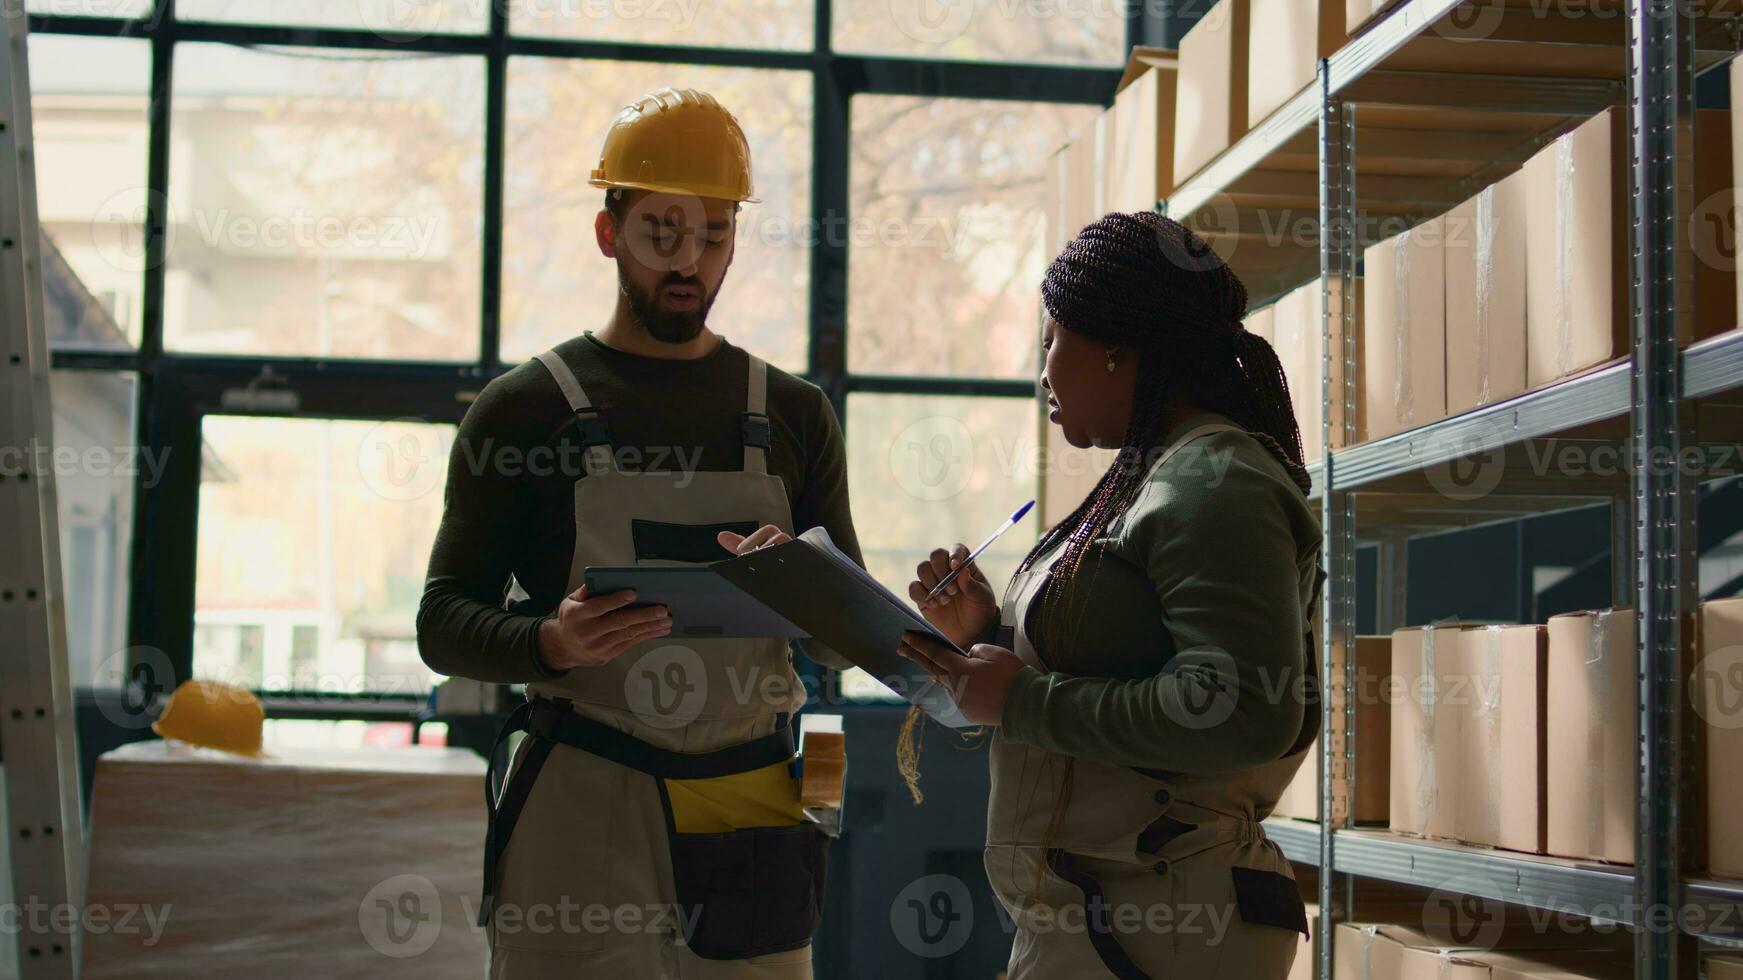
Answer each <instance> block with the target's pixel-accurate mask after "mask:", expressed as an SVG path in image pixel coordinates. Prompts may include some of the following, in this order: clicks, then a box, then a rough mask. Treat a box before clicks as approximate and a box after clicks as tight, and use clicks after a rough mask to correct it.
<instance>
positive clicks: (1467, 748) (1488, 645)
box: [1442, 626, 1549, 854]
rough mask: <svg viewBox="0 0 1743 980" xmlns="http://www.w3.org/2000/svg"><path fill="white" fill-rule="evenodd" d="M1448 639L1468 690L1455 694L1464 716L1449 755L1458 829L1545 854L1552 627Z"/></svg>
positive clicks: (1452, 663)
mask: <svg viewBox="0 0 1743 980" xmlns="http://www.w3.org/2000/svg"><path fill="white" fill-rule="evenodd" d="M1448 639H1450V640H1451V642H1450V643H1449V644H1448V646H1449V647H1450V648H1451V651H1452V656H1451V657H1450V658H1448V660H1449V662H1448V666H1449V667H1450V674H1449V680H1450V681H1451V682H1453V683H1458V684H1463V685H1464V686H1465V687H1466V690H1465V691H1464V692H1462V694H1454V693H1452V692H1450V691H1449V700H1451V701H1453V702H1454V703H1455V704H1456V705H1457V707H1456V710H1457V711H1458V712H1459V714H1460V716H1461V717H1460V720H1459V723H1458V726H1457V727H1458V748H1457V749H1456V750H1455V752H1454V757H1453V759H1451V760H1449V762H1450V765H1451V767H1452V779H1451V781H1450V783H1449V786H1450V788H1451V790H1452V793H1453V796H1454V802H1455V804H1456V806H1457V812H1456V814H1455V816H1454V824H1455V827H1454V833H1455V835H1456V836H1457V837H1458V839H1459V840H1462V841H1466V842H1468V843H1472V844H1486V845H1489V846H1491V847H1502V848H1507V849H1509V850H1514V851H1524V852H1527V853H1532V854H1541V853H1543V850H1544V831H1545V820H1546V812H1545V796H1546V787H1545V782H1544V769H1545V765H1546V761H1545V759H1546V750H1547V745H1548V742H1547V736H1546V731H1545V708H1546V705H1547V703H1548V700H1547V697H1546V696H1545V695H1546V692H1545V689H1544V685H1545V683H1546V681H1547V671H1548V654H1549V644H1548V632H1547V631H1546V630H1545V629H1544V627H1542V626H1480V627H1476V628H1474V629H1469V630H1463V631H1461V632H1459V633H1458V634H1457V635H1456V637H1451V638H1448ZM1442 771H1445V768H1444V766H1443V770H1442Z"/></svg>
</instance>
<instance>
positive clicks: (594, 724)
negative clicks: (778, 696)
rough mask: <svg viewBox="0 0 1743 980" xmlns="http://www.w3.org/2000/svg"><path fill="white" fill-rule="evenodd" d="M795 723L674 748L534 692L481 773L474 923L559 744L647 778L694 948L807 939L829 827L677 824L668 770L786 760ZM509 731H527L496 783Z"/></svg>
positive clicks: (726, 772) (797, 943)
mask: <svg viewBox="0 0 1743 980" xmlns="http://www.w3.org/2000/svg"><path fill="white" fill-rule="evenodd" d="M794 727H795V726H794V722H793V720H792V719H791V718H790V717H789V716H787V715H786V714H784V713H783V714H781V715H779V716H777V719H776V726H775V730H774V731H773V732H771V733H769V734H767V735H764V736H762V737H760V738H756V739H752V740H751V741H748V742H742V743H740V744H738V745H731V746H727V747H726V748H723V749H719V750H717V751H713V752H701V753H687V752H673V751H671V750H669V749H663V748H660V747H658V746H655V745H652V744H649V743H647V742H644V741H642V740H641V739H638V738H636V737H634V736H633V735H630V734H629V733H627V732H624V731H622V730H620V729H617V728H614V727H612V726H610V725H607V724H604V723H603V722H599V721H596V720H594V719H592V718H588V717H586V716H585V715H581V714H577V713H576V712H575V711H574V710H573V708H572V707H571V702H569V701H567V700H566V699H562V698H545V697H535V698H532V699H530V700H528V701H527V702H526V703H524V704H521V705H519V706H517V707H516V708H515V709H514V711H512V712H510V714H509V716H508V720H507V721H506V722H505V723H504V724H503V726H502V730H501V732H500V733H498V735H497V739H496V744H495V745H494V746H493V747H492V750H491V758H490V767H489V769H488V771H487V772H486V773H485V785H484V793H485V804H486V806H487V807H488V812H489V820H488V823H487V825H486V831H485V849H484V895H483V901H482V902H481V903H480V906H479V914H478V924H479V925H480V926H484V925H487V924H488V923H489V921H490V916H491V913H492V911H493V908H494V898H495V894H496V887H497V878H498V875H499V874H500V866H501V860H502V856H503V853H504V852H505V851H506V850H507V848H508V842H509V838H510V837H512V836H513V834H514V827H515V823H516V822H517V821H518V820H519V818H520V815H521V812H522V810H523V809H524V808H525V806H526V802H527V798H528V797H529V796H530V795H531V793H532V788H533V783H534V782H535V781H536V780H537V779H538V775H539V770H540V769H541V768H543V766H544V764H545V760H546V759H548V758H550V755H551V751H552V750H553V749H554V748H555V747H556V746H557V745H566V746H569V747H571V748H575V749H580V750H581V751H583V752H587V753H590V754H592V755H595V756H598V757H599V758H602V759H605V760H607V761H609V762H613V763H616V764H617V765H620V766H624V767H627V768H629V769H634V770H636V771H637V772H641V773H646V774H647V775H648V776H650V777H652V778H653V779H654V783H655V785H656V786H657V787H658V790H659V795H660V803H661V807H662V809H663V810H664V812H665V817H666V834H667V839H668V841H669V842H670V846H671V858H672V869H673V878H674V881H673V884H674V886H675V891H676V894H677V904H678V911H679V913H680V914H679V921H680V922H681V923H682V924H683V935H684V942H685V945H687V946H688V947H689V948H690V949H691V951H692V952H694V953H696V954H697V955H698V956H702V957H704V958H707V959H746V958H749V957H752V956H761V955H764V954H767V953H775V952H781V951H784V950H790V949H798V948H800V947H803V946H805V945H806V944H808V943H809V942H810V941H811V937H812V935H813V934H814V933H815V932H816V931H817V926H818V924H819V923H820V921H821V918H822V908H823V888H824V872H825V863H826V858H827V855H828V842H829V838H828V836H827V835H826V834H824V833H823V831H821V830H820V829H818V827H817V826H816V825H815V824H813V823H811V822H809V821H806V822H802V823H797V824H793V825H791V826H784V827H748V828H744V829H742V830H734V831H730V832H727V833H706V834H692V833H681V832H679V831H678V830H677V829H676V826H675V824H674V821H673V819H672V804H671V799H670V796H669V795H668V792H667V787H666V782H667V780H687V779H712V778H716V777H719V776H730V775H735V774H738V773H744V772H750V771H752V770H756V769H762V768H765V767H768V766H773V765H777V764H779V763H783V762H787V763H790V762H791V761H792V760H793V758H794V754H795V748H796V744H795V732H794ZM515 732H526V733H527V735H528V737H529V738H530V739H531V744H529V745H528V746H527V747H526V751H525V752H524V753H522V756H521V760H520V765H519V766H516V767H515V768H514V770H513V772H512V774H510V775H509V776H508V778H507V780H506V783H505V785H502V786H500V787H499V786H498V785H497V764H496V760H497V757H498V755H499V754H500V753H501V750H502V747H503V745H504V743H506V742H507V740H508V738H509V736H511V735H512V734H514V733H515ZM600 805H601V806H609V805H611V801H609V800H601V801H600Z"/></svg>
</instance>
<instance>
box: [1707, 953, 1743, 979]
mask: <svg viewBox="0 0 1743 980" xmlns="http://www.w3.org/2000/svg"><path fill="white" fill-rule="evenodd" d="M1703 965H1704V966H1705V967H1706V968H1707V980H1743V956H1732V955H1730V954H1714V955H1712V956H1709V957H1707V960H1706V962H1705V963H1704V964H1703Z"/></svg>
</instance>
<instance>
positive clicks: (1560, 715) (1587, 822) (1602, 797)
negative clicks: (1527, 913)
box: [1545, 609, 1640, 863]
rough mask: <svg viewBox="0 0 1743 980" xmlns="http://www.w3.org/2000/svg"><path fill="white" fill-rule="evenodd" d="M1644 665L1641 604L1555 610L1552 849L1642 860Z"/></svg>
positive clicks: (1576, 854) (1552, 625) (1580, 855)
mask: <svg viewBox="0 0 1743 980" xmlns="http://www.w3.org/2000/svg"><path fill="white" fill-rule="evenodd" d="M1638 671H1639V664H1638V662H1637V660H1636V657H1635V638H1634V612H1633V610H1630V609H1614V610H1600V611H1596V612H1579V613H1567V614H1564V615H1561V616H1551V617H1550V618H1549V674H1548V677H1549V685H1548V688H1547V690H1548V691H1549V709H1548V712H1547V714H1546V716H1545V719H1546V724H1547V725H1548V731H1549V747H1548V753H1547V763H1548V770H1547V773H1548V783H1549V799H1548V810H1549V813H1548V817H1549V819H1548V830H1547V835H1546V844H1547V849H1548V851H1549V853H1550V854H1554V855H1557V856H1560V857H1570V858H1584V859H1593V860H1600V861H1616V862H1624V863H1627V862H1632V861H1633V860H1634V797H1635V775H1634V772H1635V759H1636V752H1637V747H1636V742H1637V740H1638V733H1639V728H1640V725H1639V712H1638V704H1639V697H1638V694H1639V687H1638V685H1637V683H1636V677H1637V674H1638Z"/></svg>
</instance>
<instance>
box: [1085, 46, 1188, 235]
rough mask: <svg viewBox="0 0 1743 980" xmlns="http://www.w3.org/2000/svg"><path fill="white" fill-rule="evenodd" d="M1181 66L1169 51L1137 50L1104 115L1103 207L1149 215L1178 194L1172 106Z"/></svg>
mask: <svg viewBox="0 0 1743 980" xmlns="http://www.w3.org/2000/svg"><path fill="white" fill-rule="evenodd" d="M1179 70H1180V62H1179V59H1178V58H1177V57H1176V55H1175V53H1174V51H1172V50H1170V49H1168V48H1152V47H1136V48H1133V49H1132V53H1131V56H1130V57H1129V58H1128V59H1127V61H1126V73H1125V76H1124V77H1123V78H1121V80H1120V85H1119V87H1118V88H1117V89H1115V95H1114V104H1113V107H1112V108H1110V109H1108V111H1107V112H1106V113H1104V114H1103V115H1104V116H1105V117H1106V118H1107V119H1108V123H1107V126H1106V132H1107V136H1106V139H1107V144H1106V146H1105V147H1104V149H1105V150H1106V154H1105V156H1104V159H1103V161H1102V184H1103V185H1104V186H1105V187H1106V191H1105V197H1104V199H1103V202H1102V206H1103V207H1104V208H1105V209H1106V210H1108V211H1150V210H1153V209H1155V207H1156V205H1157V203H1158V202H1159V201H1161V200H1162V198H1164V197H1167V196H1168V195H1169V194H1170V193H1172V192H1173V191H1174V106H1175V98H1176V89H1177V88H1178V74H1179Z"/></svg>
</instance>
